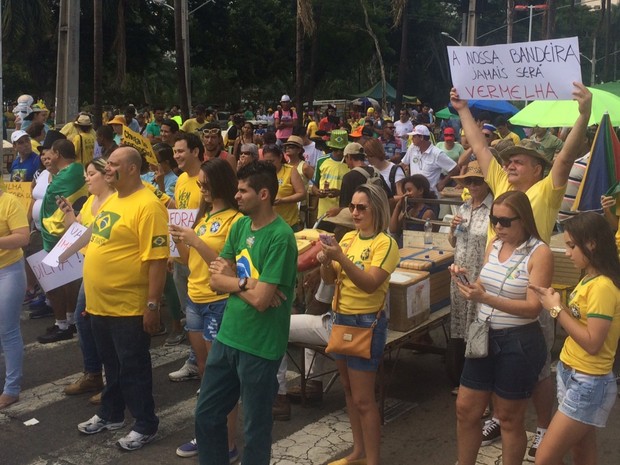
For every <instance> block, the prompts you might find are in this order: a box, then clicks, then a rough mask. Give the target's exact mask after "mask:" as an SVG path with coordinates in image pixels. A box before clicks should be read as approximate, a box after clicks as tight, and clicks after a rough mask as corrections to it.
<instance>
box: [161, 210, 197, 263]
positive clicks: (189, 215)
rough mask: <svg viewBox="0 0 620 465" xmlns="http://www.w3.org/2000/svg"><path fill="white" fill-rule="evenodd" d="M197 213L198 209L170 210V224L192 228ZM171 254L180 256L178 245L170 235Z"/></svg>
mask: <svg viewBox="0 0 620 465" xmlns="http://www.w3.org/2000/svg"><path fill="white" fill-rule="evenodd" d="M197 213H198V210H196V209H185V210H179V209H172V210H168V224H169V225H174V226H183V227H185V228H191V227H192V226H193V225H194V221H196V214H197ZM170 256H171V257H178V256H179V251H178V250H177V245H176V244H175V243H174V241H173V240H172V236H170Z"/></svg>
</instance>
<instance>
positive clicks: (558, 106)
mask: <svg viewBox="0 0 620 465" xmlns="http://www.w3.org/2000/svg"><path fill="white" fill-rule="evenodd" d="M588 89H590V92H592V113H591V115H590V121H588V125H592V124H598V123H599V122H600V121H601V118H602V117H603V115H604V114H605V113H606V112H607V113H609V117H610V118H611V124H613V125H614V126H620V97H619V96H617V95H614V94H611V93H609V92H605V91H604V90H600V89H594V88H592V87H588ZM578 116H579V106H578V104H577V102H576V101H575V100H536V101H534V102H532V103H530V104H528V105H527V106H526V107H525V108H524V109H523V110H521V111H520V112H519V113H517V114H516V115H514V116H513V117H512V118H510V120H509V121H510V122H511V123H512V124H516V125H518V126H526V127H534V126H540V127H541V128H554V127H572V126H573V125H574V124H575V121H576V120H577V117H578Z"/></svg>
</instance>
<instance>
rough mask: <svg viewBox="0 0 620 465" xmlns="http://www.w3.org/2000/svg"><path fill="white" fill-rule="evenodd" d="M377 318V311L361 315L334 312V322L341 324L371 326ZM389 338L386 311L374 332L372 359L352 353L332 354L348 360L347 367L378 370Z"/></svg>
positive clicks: (360, 369)
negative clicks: (352, 354) (355, 355)
mask: <svg viewBox="0 0 620 465" xmlns="http://www.w3.org/2000/svg"><path fill="white" fill-rule="evenodd" d="M376 319H377V312H374V313H364V314H361V315H343V314H342V313H334V320H335V321H334V323H336V324H339V325H347V326H356V327H358V328H369V327H370V326H372V324H373V323H374V322H375V320H376ZM386 340H387V317H386V316H385V312H381V316H380V317H379V320H378V322H377V325H376V326H375V329H374V331H373V332H372V342H371V344H370V360H367V359H365V358H361V357H353V356H351V355H340V354H332V355H333V357H334V359H335V360H346V361H347V367H348V368H352V369H353V370H359V371H377V369H378V368H379V364H380V363H381V360H382V359H383V349H384V348H385V341H386Z"/></svg>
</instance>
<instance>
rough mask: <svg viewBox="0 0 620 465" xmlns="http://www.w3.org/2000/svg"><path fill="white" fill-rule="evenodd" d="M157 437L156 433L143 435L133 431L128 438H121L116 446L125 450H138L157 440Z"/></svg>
mask: <svg viewBox="0 0 620 465" xmlns="http://www.w3.org/2000/svg"><path fill="white" fill-rule="evenodd" d="M155 435H156V433H153V434H142V433H138V432H137V431H134V430H131V431H130V432H129V434H128V435H127V436H125V437H122V438H120V439H119V440H118V442H117V443H116V444H118V445H119V447H122V448H123V449H125V450H137V449H140V448H142V446H144V445H145V444H148V443H149V442H152V441H153V440H154V439H155Z"/></svg>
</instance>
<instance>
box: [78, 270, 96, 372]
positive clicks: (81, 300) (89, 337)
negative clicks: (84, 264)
mask: <svg viewBox="0 0 620 465" xmlns="http://www.w3.org/2000/svg"><path fill="white" fill-rule="evenodd" d="M85 310H86V295H85V294H84V281H82V285H81V286H80V291H79V292H78V297H77V302H76V304H75V326H76V327H77V332H78V337H79V339H80V349H82V361H83V362H84V371H85V372H86V373H101V358H100V357H99V352H97V346H96V345H95V336H93V330H92V329H91V327H90V315H88V314H84V312H85Z"/></svg>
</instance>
